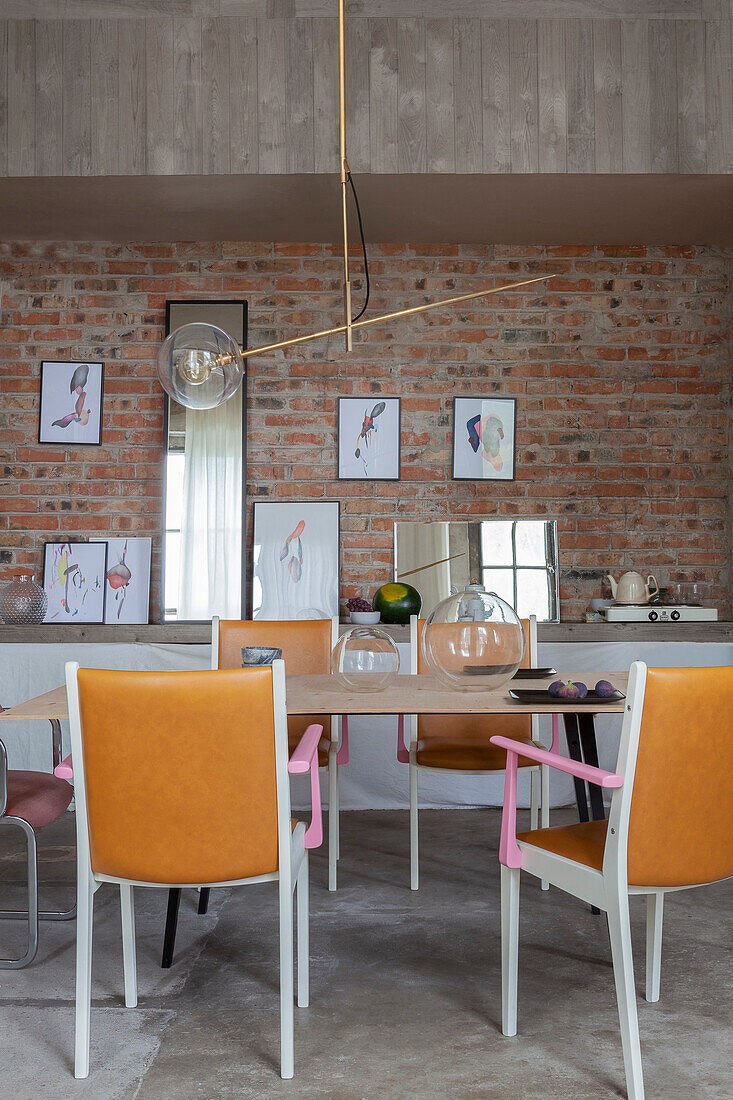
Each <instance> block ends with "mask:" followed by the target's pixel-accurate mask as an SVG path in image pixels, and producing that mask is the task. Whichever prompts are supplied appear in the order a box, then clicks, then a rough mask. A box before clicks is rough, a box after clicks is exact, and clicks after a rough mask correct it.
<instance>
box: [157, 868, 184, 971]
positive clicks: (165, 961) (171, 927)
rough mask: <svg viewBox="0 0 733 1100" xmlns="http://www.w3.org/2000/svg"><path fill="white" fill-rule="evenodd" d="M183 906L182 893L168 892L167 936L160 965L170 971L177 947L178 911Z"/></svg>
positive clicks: (176, 890)
mask: <svg viewBox="0 0 733 1100" xmlns="http://www.w3.org/2000/svg"><path fill="white" fill-rule="evenodd" d="M180 904H181V891H180V890H179V889H178V888H177V887H172V888H171V889H170V890H169V891H168V909H167V910H166V914H165V934H164V936H163V957H162V959H161V960H160V965H161V967H162V969H163V970H168V969H170V967H171V966H172V965H173V952H174V950H175V947H176V929H177V928H178V909H179V907H180Z"/></svg>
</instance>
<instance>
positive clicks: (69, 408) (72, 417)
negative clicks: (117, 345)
mask: <svg viewBox="0 0 733 1100" xmlns="http://www.w3.org/2000/svg"><path fill="white" fill-rule="evenodd" d="M84 367H87V373H86V377H84V375H83V368H84ZM90 368H91V369H93V370H94V373H95V374H96V372H97V371H98V372H99V408H98V409H97V410H96V413H95V415H94V420H92V415H91V410H90V409H89V408H88V407H85V406H86V392H85V387H87V386H89V370H90ZM77 371H80V379H79V382H80V384H79V385H78V386H77V387H74V385H73V383H74V380H75V377H76V373H77ZM52 373H53V374H54V375H63V378H57V377H54V379H53V381H51V380H50V379H51V374H52ZM82 377H83V382H82V381H81V378H82ZM67 379H68V391H69V392H68V396H67V394H66V390H67ZM51 389H53V390H54V391H55V392H54V393H53V394H51V393H50V392H49V391H50V390H51ZM59 389H60V390H61V392H60V393H59V392H58V391H59ZM75 393H76V395H77V396H76V399H75V398H74V394H75ZM54 400H55V401H57V402H59V404H58V406H57V407H56V408H55V409H53V408H49V402H52V401H54ZM103 405H104V363H100V362H99V361H98V360H92V359H43V360H42V361H41V390H40V402H39V409H38V442H39V443H50V444H53V445H54V446H57V447H59V446H61V447H99V446H100V445H101V443H102V407H103ZM64 410H65V411H64ZM56 412H58V413H62V415H61V416H59V417H58V418H57V420H56V421H54V420H52V419H51V418H52V417H53V416H54V415H55V413H56ZM85 412H86V413H87V414H88V416H87V420H88V423H84V421H83V417H84V413H85ZM64 421H65V422H66V423H64ZM69 429H71V433H72V434H71V435H67V434H66V433H67V432H68V431H69ZM80 435H81V436H83V437H86V436H87V435H88V436H89V438H79V436H80Z"/></svg>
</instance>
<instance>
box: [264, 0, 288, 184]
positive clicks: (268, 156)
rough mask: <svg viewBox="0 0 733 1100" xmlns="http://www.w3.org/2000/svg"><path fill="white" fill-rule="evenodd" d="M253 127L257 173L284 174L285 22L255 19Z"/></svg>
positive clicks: (285, 159)
mask: <svg viewBox="0 0 733 1100" xmlns="http://www.w3.org/2000/svg"><path fill="white" fill-rule="evenodd" d="M257 96H258V109H257V126H258V135H259V140H258V144H259V147H260V172H262V173H278V172H284V171H285V169H286V167H287V158H286V154H285V21H284V20H283V19H258V20H257Z"/></svg>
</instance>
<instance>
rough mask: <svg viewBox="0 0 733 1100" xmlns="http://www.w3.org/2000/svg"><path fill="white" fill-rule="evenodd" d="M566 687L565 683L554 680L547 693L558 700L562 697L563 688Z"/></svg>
mask: <svg viewBox="0 0 733 1100" xmlns="http://www.w3.org/2000/svg"><path fill="white" fill-rule="evenodd" d="M564 687H565V682H564V681H563V680H553V681H552V683H551V684H550V686H549V687H548V689H547V691H548V693H549V694H550V695H551V696H552V698H553V699H557V698H559V696H560V690H561V688H564Z"/></svg>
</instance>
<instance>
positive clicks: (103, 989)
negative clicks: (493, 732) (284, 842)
mask: <svg viewBox="0 0 733 1100" xmlns="http://www.w3.org/2000/svg"><path fill="white" fill-rule="evenodd" d="M553 820H554V822H555V823H560V822H561V821H562V820H573V815H572V813H571V812H570V811H556V812H555V813H554V814H553ZM498 832H499V812H498V811H497V810H478V811H425V812H423V813H422V814H421V842H422V853H423V855H422V867H421V870H422V886H421V889H420V891H419V892H417V893H411V891H410V890H409V888H408V882H409V866H408V863H409V859H408V831H407V815H406V813H399V812H376V811H375V812H367V813H347V814H344V815H343V818H342V860H341V863H340V888H339V891H338V893H336V894H329V893H328V892H327V890H326V889H325V881H326V865H325V852H319V853H316V854H315V855H314V856H313V857H312V859H313V863H312V867H313V870H312V875H311V912H312V921H311V946H312V955H311V1007H310V1008H309V1009H301V1010H298V1009H297V1008H296V1033H295V1034H296V1046H295V1073H296V1076H295V1079H294V1080H293V1081H289V1082H283V1081H281V1080H280V1078H279V1076H278V1038H279V1033H278V985H277V982H278V972H277V907H276V892H275V889H274V887H272V886H271V885H267V886H265V885H263V886H255V887H251V888H249V889H240V890H238V891H233V890H222V891H216V892H214V894H213V901H212V906H211V908H210V911H209V913H208V914H207V915H206V916H203V917H199V916H197V914H196V912H195V908H194V901H195V899H194V894H193V892H187V893H186V894H184V901H183V904H182V906H181V917H180V922H179V938H178V950H177V954H176V960H175V963H174V966H173V968H172V969H171V970H169V971H163V970H161V969H160V966H159V960H160V946H161V939H162V931H163V921H164V913H165V895H164V893H163V892H161V891H154V890H142V889H141V890H138V891H137V892H136V914H137V933H138V935H137V941H138V974H139V985H140V1004H139V1007H138V1008H136V1009H125V1008H124V1006H123V1004H122V963H121V948H120V940H119V903H118V899H117V895H116V892H115V891H114V890H113V889H112V888H111V887H103V888H102V890H100V892H99V893H98V894H97V905H96V920H95V941H94V949H95V955H94V966H93V974H94V999H93V1006H92V1047H91V1076H90V1077H89V1079H88V1081H86V1082H75V1081H74V1080H73V1078H72V1076H71V1074H72V1069H71V1065H72V1053H73V994H74V958H73V956H74V948H73V938H74V926H73V924H45V925H42V928H41V947H40V950H39V954H38V957H37V959H36V962H35V963H34V964H33V966H31V967H29V968H28V969H26V970H24V971H19V972H12V971H0V1034H1V1035H2V1037H3V1041H2V1054H1V1055H0V1096H1V1097H13V1098H14V1100H25V1098H29V1100H30V1098H31V1097H33V1098H36V1097H39V1096H49V1097H60V1096H65V1097H66V1096H73V1097H77V1096H78V1097H79V1098H80V1100H86V1098H92V1097H93V1098H94V1100H118V1098H119V1100H132V1098H137V1100H169V1098H174V1097H175V1098H186V1100H188V1098H191V1100H193V1098H206V1100H208V1098H213V1097H217V1098H218V1097H242V1098H248V1097H257V1098H258V1100H261V1098H265V1097H268V1098H269V1097H273V1098H274V1097H289V1098H294V1097H297V1098H298V1100H300V1098H301V1097H316V1096H317V1097H321V1098H322V1097H329V1098H331V1097H332V1098H338V1100H341V1098H344V1100H347V1098H348V1100H352V1098H353V1100H361V1098H365V1097H388V1098H392V1097H417V1096H420V1097H421V1098H433V1097H435V1098H443V1097H457V1098H462V1100H471V1098H478V1097H487V1098H494V1097H496V1098H502V1100H504V1098H507V1100H508V1098H511V1100H515V1098H521V1100H534V1098H542V1100H545V1098H555V1097H556V1098H558V1100H560V1098H562V1100H568V1098H572V1100H598V1098H599V1097H618V1096H624V1095H625V1085H624V1074H623V1064H622V1058H621V1043H620V1038H619V1030H618V1021H617V1016H616V1005H615V999H614V988H613V976H612V971H611V965H610V954H609V948H608V938H607V932H606V926H605V919H604V918H603V917H602V916H601V917H598V916H595V917H594V916H593V915H592V914H591V913H590V911H589V910H588V908H587V907H586V906H584V905H582V904H581V903H579V902H576V901H575V900H573V899H571V898H569V897H567V896H566V895H563V894H561V893H560V892H559V891H556V890H553V891H551V892H550V893H548V894H542V893H541V892H540V889H539V885H538V883H536V882H535V880H534V879H532V878H530V877H528V876H527V877H526V878H525V879H524V880H523V886H522V915H521V951H520V988H519V1035H518V1036H517V1037H516V1038H515V1039H504V1038H503V1037H502V1035H501V1033H500V1030H499V1021H500V989H501V983H500V952H499V875H498V863H497V857H496V850H497V845H498ZM43 839H44V840H45V849H44V853H43V865H42V869H41V875H42V880H43V881H44V882H45V883H46V884H47V886H46V889H45V890H44V891H42V903H43V902H44V901H45V903H46V904H54V905H65V903H66V899H67V898H68V897H69V891H70V884H71V883H72V882H73V818H72V816H71V815H66V816H65V818H64V819H63V820H62V822H60V823H58V825H57V826H54V827H53V828H52V829H50V830H47V831H46V834H45V837H44V838H43ZM20 873H21V864H20V862H19V850H17V849H11V848H9V847H8V837H7V835H5V834H4V835H2V839H1V841H0V881H1V882H2V884H3V895H6V894H7V895H8V896H9V900H8V902H7V904H8V905H17V904H19V903H20V901H21V897H22V895H21V892H20V890H19V888H17V887H15V886H13V885H12V883H13V882H18V881H19V878H20ZM9 884H10V885H9ZM48 884H50V885H48ZM732 900H733V884H724V885H720V886H715V887H710V888H708V889H706V890H698V891H689V892H686V893H681V894H677V895H672V896H670V898H669V900H668V903H667V913H666V927H665V939H664V954H663V969H662V999H661V1001H660V1002H659V1003H658V1004H656V1005H649V1004H647V1003H646V1002H645V1001H644V1000H643V999H640V1000H639V1019H640V1028H641V1036H642V1050H643V1056H644V1068H645V1075H646V1085H647V1096H648V1098H649V1100H657V1098H659V1100H670V1098H676V1097H685V1098H686V1100H692V1098H703V1097H704V1098H706V1100H711V1098H720V1100H723V1098H725V1100H729V1098H730V1097H731V1096H733V1073H732V1071H731V1066H732V1065H733V1039H732V1034H733V1031H732V1028H731V1024H732V1022H733V981H731V978H732V977H733V973H732V967H731V957H732V956H731V936H730V933H731V921H730V912H731V901H732ZM632 921H633V933H634V943H635V946H636V949H637V950H636V954H637V986H638V989H639V993H640V997H641V996H642V995H643V958H642V951H643V944H644V929H643V902H641V901H640V900H635V901H634V903H633V907H632ZM20 931H21V929H20V927H19V926H17V925H15V923H6V922H3V924H2V925H0V951H2V952H3V953H9V952H10V950H11V949H18V950H17V953H20V943H21V941H20Z"/></svg>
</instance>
